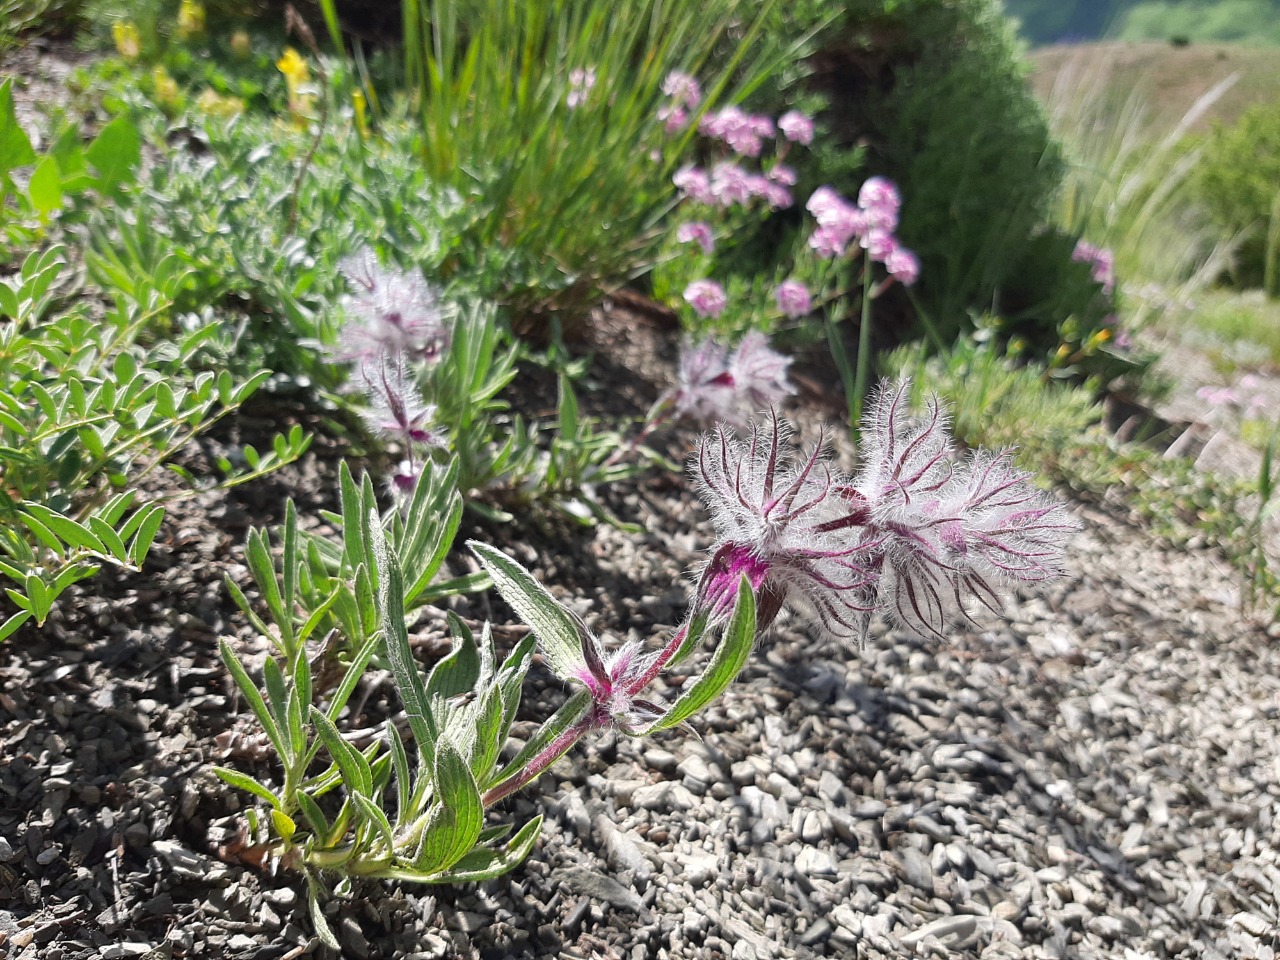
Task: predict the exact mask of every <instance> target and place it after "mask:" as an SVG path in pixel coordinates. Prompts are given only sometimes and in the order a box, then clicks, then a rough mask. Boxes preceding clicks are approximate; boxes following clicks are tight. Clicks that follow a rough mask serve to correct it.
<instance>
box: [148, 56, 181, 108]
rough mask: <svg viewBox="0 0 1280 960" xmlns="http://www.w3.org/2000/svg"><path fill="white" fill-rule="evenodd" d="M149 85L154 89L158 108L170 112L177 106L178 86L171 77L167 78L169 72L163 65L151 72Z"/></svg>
mask: <svg viewBox="0 0 1280 960" xmlns="http://www.w3.org/2000/svg"><path fill="white" fill-rule="evenodd" d="M151 85H152V87H153V88H154V93H155V99H156V103H158V104H160V106H162V107H164V108H165V109H166V110H172V109H173V108H174V107H176V106H177V105H178V84H177V82H176V81H175V80H174V79H173V77H171V76H169V71H168V70H166V69H165V68H164V66H163V65H161V66H158V67H156V68H155V69H154V70H152V71H151Z"/></svg>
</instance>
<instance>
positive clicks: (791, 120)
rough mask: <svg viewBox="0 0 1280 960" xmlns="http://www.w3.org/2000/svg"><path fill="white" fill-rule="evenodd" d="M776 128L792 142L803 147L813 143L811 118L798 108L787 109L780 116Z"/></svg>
mask: <svg viewBox="0 0 1280 960" xmlns="http://www.w3.org/2000/svg"><path fill="white" fill-rule="evenodd" d="M778 129H779V130H780V131H781V132H782V135H783V136H784V137H785V138H786V139H788V140H790V141H791V142H792V143H798V144H800V145H801V146H805V147H807V146H808V145H809V144H811V143H813V120H812V118H810V117H808V116H806V115H805V114H803V113H801V112H800V111H799V110H788V111H787V112H786V113H784V114H783V115H782V116H780V117H779V118H778Z"/></svg>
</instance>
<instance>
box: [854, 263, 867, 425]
mask: <svg viewBox="0 0 1280 960" xmlns="http://www.w3.org/2000/svg"><path fill="white" fill-rule="evenodd" d="M870 371H871V255H870V253H867V254H865V255H864V256H863V258H862V322H861V323H860V324H859V325H858V370H857V373H856V374H855V375H854V381H853V396H852V397H850V398H849V420H850V423H849V426H850V428H851V429H852V430H853V434H854V439H855V440H857V439H859V437H860V434H861V429H860V426H859V425H860V424H861V422H862V401H863V398H865V397H866V395H867V375H868V374H869V373H870Z"/></svg>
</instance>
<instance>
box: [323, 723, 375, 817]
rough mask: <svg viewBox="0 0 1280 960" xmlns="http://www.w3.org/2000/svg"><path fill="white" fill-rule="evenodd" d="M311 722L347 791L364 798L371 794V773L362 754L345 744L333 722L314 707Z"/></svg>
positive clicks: (367, 762)
mask: <svg viewBox="0 0 1280 960" xmlns="http://www.w3.org/2000/svg"><path fill="white" fill-rule="evenodd" d="M311 722H312V723H313V724H314V725H315V728H316V732H317V733H319V734H320V739H321V740H323V741H324V746H325V749H326V750H328V751H329V754H330V756H332V757H333V759H334V761H335V762H336V763H337V764H338V769H339V770H340V771H341V772H342V780H343V782H344V783H345V784H346V787H347V791H348V792H349V793H360V794H364V795H365V796H366V797H367V796H368V795H369V794H371V793H372V792H373V772H372V771H371V770H370V769H369V761H367V760H366V759H365V758H364V754H362V753H361V752H360V751H359V750H357V749H356V748H355V747H353V746H352V745H351V744H349V743H347V741H346V740H344V739H343V738H342V734H341V733H339V732H338V728H337V727H335V726H334V725H333V721H332V720H330V719H329V718H328V717H326V716H325V715H324V714H323V713H321V712H320V710H319V709H318V708H316V707H314V706H313V707H312V708H311Z"/></svg>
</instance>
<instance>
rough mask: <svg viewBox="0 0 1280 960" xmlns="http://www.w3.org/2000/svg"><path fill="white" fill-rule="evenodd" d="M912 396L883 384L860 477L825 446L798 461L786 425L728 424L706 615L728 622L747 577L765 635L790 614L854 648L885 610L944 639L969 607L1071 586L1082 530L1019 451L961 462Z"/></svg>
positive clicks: (713, 467) (702, 590)
mask: <svg viewBox="0 0 1280 960" xmlns="http://www.w3.org/2000/svg"><path fill="white" fill-rule="evenodd" d="M909 392H910V384H909V383H908V382H906V381H901V382H899V383H896V384H889V383H885V384H883V385H882V386H881V388H880V390H879V392H878V394H877V395H876V396H875V398H874V400H873V401H872V403H871V405H870V406H869V408H868V411H867V415H866V417H865V422H864V424H863V434H862V435H863V444H862V456H861V457H860V463H861V468H860V470H859V472H858V473H857V474H856V475H855V476H853V477H844V476H841V475H840V474H838V473H837V472H836V471H835V469H834V468H833V466H832V465H831V463H830V462H829V460H828V459H827V457H826V456H825V455H824V453H823V451H822V444H821V442H819V443H818V445H817V446H815V447H813V448H812V449H811V450H810V451H809V452H808V453H806V454H802V455H800V456H798V457H793V456H791V455H790V454H789V453H788V451H787V449H786V448H787V447H788V446H789V437H788V430H787V428H786V427H785V426H784V425H782V424H780V423H779V422H778V420H777V418H776V416H775V417H770V418H769V419H767V420H765V421H764V422H763V423H757V424H755V425H754V426H752V427H751V429H750V431H749V432H748V434H747V436H746V438H745V439H742V438H739V437H738V436H736V435H734V434H732V433H731V432H730V431H729V430H727V429H726V428H725V427H724V426H721V427H720V428H719V429H718V430H716V431H715V432H713V433H709V434H706V435H704V436H703V438H702V440H701V442H700V443H699V445H698V451H697V453H696V455H695V457H694V463H693V470H694V474H695V478H696V479H697V480H698V482H699V486H700V488H701V494H702V498H703V500H704V502H705V503H706V504H707V506H708V508H709V509H710V510H711V515H712V520H713V522H714V524H715V527H716V530H717V532H718V534H719V538H718V540H717V542H716V546H715V548H714V551H713V554H712V559H711V561H710V563H709V564H708V565H707V567H706V568H705V569H704V571H703V572H702V575H701V578H700V580H699V583H698V589H697V595H696V599H695V601H694V607H695V613H696V612H698V611H705V612H707V613H709V614H711V615H713V616H724V615H725V614H726V613H727V611H728V609H729V607H730V606H731V604H732V597H733V592H734V591H735V590H736V588H737V584H738V581H739V580H740V578H741V577H742V575H743V574H746V576H747V578H748V581H749V582H750V584H751V586H752V587H753V589H754V590H755V592H756V595H757V598H758V609H759V612H760V616H759V623H760V625H761V628H762V629H763V627H764V626H766V625H767V624H768V623H769V621H770V620H772V619H773V617H774V616H776V614H777V613H778V612H779V611H780V610H781V609H782V607H783V606H784V605H790V606H792V607H795V608H797V609H798V610H799V611H800V612H802V613H805V614H808V615H809V617H810V618H811V619H812V620H813V621H814V622H815V623H816V624H817V625H818V626H819V627H820V628H821V629H823V630H825V631H826V632H827V633H829V634H830V635H832V636H835V637H837V638H840V639H844V640H851V641H855V642H857V641H862V640H864V639H865V638H866V635H867V630H868V627H869V625H870V620H871V617H872V615H873V614H874V613H876V612H877V611H884V612H886V613H889V614H890V615H892V616H893V617H895V618H896V619H897V620H898V621H899V622H900V623H902V624H903V625H905V626H907V627H909V628H911V629H913V630H915V631H917V632H918V633H921V634H923V635H932V636H943V635H944V634H943V631H944V630H945V629H946V627H947V625H948V624H949V623H950V622H951V621H952V620H953V619H954V618H955V617H956V616H957V615H964V614H965V606H966V602H967V601H970V600H976V601H977V602H978V603H980V604H982V605H984V606H986V607H988V608H991V609H998V607H999V605H1000V596H999V593H998V591H999V589H1000V588H1001V587H1003V586H1008V585H1012V584H1016V583H1029V582H1036V581H1042V580H1047V579H1050V578H1052V577H1055V576H1057V575H1058V574H1059V572H1060V568H1061V564H1062V554H1063V548H1064V546H1065V543H1066V540H1067V538H1068V536H1069V535H1070V533H1071V532H1072V531H1073V530H1074V529H1076V527H1077V526H1078V524H1077V523H1076V522H1075V521H1074V520H1073V519H1072V518H1071V517H1070V516H1068V515H1067V513H1066V511H1065V509H1064V508H1063V507H1062V505H1061V504H1059V503H1057V502H1056V501H1055V500H1053V498H1052V497H1050V496H1049V495H1047V494H1045V493H1044V492H1042V491H1040V490H1039V489H1037V488H1036V487H1035V486H1034V485H1033V484H1032V483H1031V478H1030V475H1029V474H1026V473H1023V472H1022V471H1020V470H1018V469H1017V468H1016V467H1014V465H1013V461H1012V457H1011V455H1010V452H1009V451H1002V452H999V453H990V452H985V451H977V452H975V453H972V454H970V455H969V457H968V458H967V459H965V460H964V461H961V462H956V459H955V455H954V450H953V447H952V440H951V436H950V433H949V431H948V423H947V417H946V415H945V414H944V412H943V411H942V408H941V407H940V405H939V403H938V401H937V399H936V398H933V399H931V400H930V401H929V403H928V404H927V407H926V410H925V414H924V416H923V417H922V418H916V417H913V416H911V415H910V413H909V412H908V408H907V397H908V395H909Z"/></svg>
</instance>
